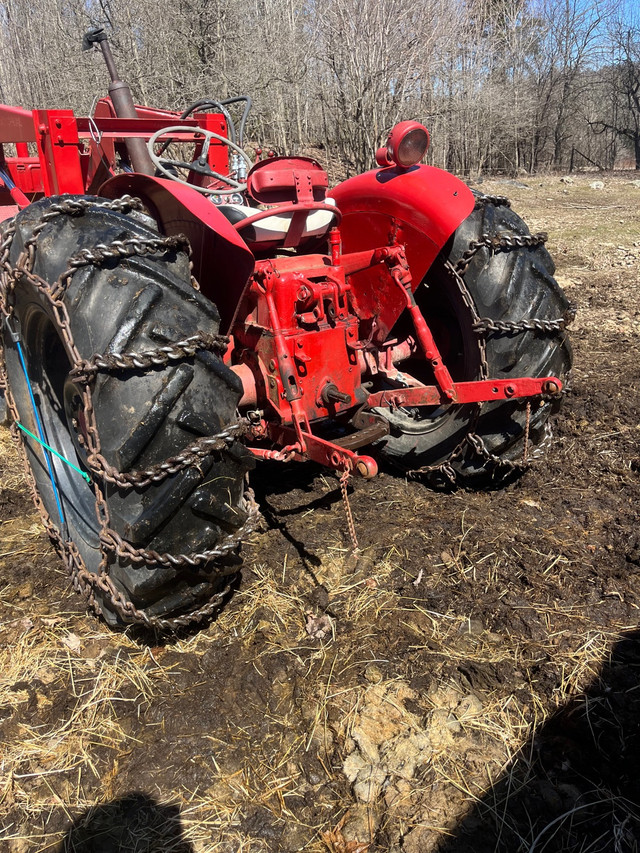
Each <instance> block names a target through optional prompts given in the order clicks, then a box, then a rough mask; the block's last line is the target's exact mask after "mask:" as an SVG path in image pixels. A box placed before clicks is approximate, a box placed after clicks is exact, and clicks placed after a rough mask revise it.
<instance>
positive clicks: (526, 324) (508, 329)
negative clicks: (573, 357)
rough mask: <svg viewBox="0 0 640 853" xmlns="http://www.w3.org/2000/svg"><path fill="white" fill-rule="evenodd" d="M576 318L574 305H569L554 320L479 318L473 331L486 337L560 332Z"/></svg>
mask: <svg viewBox="0 0 640 853" xmlns="http://www.w3.org/2000/svg"><path fill="white" fill-rule="evenodd" d="M575 316H576V308H575V306H574V305H569V307H568V308H567V310H566V311H565V312H564V314H563V316H562V317H558V318H557V319H555V320H539V319H537V318H533V319H532V320H519V321H518V322H511V321H509V320H492V319H491V318H490V317H480V318H479V319H478V320H476V321H475V322H474V324H473V331H474V332H476V334H478V335H487V334H489V333H490V332H495V333H498V334H501V333H502V334H519V333H520V332H545V333H553V332H562V331H564V330H565V329H567V328H568V327H569V326H570V325H571V323H572V322H573V321H574V319H575Z"/></svg>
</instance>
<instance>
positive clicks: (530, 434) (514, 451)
mask: <svg viewBox="0 0 640 853" xmlns="http://www.w3.org/2000/svg"><path fill="white" fill-rule="evenodd" d="M543 243H544V237H540V236H538V235H534V236H532V235H531V234H530V232H529V229H528V228H527V226H526V225H525V224H524V222H523V221H522V220H521V219H520V217H518V216H517V215H516V214H515V213H513V211H511V210H510V208H509V204H508V202H507V200H506V199H502V198H489V197H486V196H482V195H478V197H477V200H476V206H475V209H474V210H473V211H472V213H471V214H470V215H469V216H468V218H467V219H466V220H465V221H464V222H463V223H462V224H461V225H460V226H459V228H458V229H457V231H456V232H455V233H454V235H453V236H452V237H451V238H450V240H449V242H448V244H447V246H445V248H444V249H443V251H442V252H441V253H440V255H439V256H438V258H437V259H436V261H435V262H434V264H433V265H432V267H431V268H430V269H429V271H428V273H427V275H426V277H425V279H424V281H423V282H421V284H420V285H419V287H418V289H417V291H416V294H415V295H416V301H417V303H418V305H419V307H420V309H421V311H422V313H423V314H424V316H425V318H426V320H427V323H428V324H429V326H430V327H431V329H432V331H433V333H434V338H435V340H436V343H437V344H438V347H439V349H440V352H441V354H442V356H443V360H444V362H445V364H447V366H448V367H449V370H450V372H451V374H452V376H453V379H454V380H455V381H464V380H475V379H482V378H491V379H502V378H504V379H508V378H510V377H513V378H516V377H518V376H523V377H524V376H531V377H541V376H557V377H558V378H559V379H560V380H562V381H563V382H565V381H566V379H567V377H568V374H569V371H570V368H571V360H572V353H571V345H570V342H569V338H568V334H567V332H566V326H567V325H568V324H569V322H570V321H571V319H572V317H573V313H574V310H573V308H572V307H571V306H570V304H569V302H568V300H567V298H566V296H565V295H564V293H563V292H562V290H561V289H560V287H559V285H558V283H557V282H556V280H555V279H554V278H553V273H554V271H555V267H554V264H553V261H552V260H551V257H550V255H549V253H548V252H547V250H546V249H545V248H544V245H543ZM401 322H402V321H401ZM403 331H404V332H406V331H407V330H402V329H401V330H399V332H398V335H397V336H398V337H401V335H402V334H403ZM405 368H406V370H407V372H408V373H410V374H412V375H415V376H416V377H417V378H419V379H420V380H421V381H424V382H426V383H428V384H431V383H433V381H434V379H433V374H432V373H430V368H429V367H428V365H427V364H426V363H425V362H424V361H422V360H421V359H418V358H414V359H412V360H411V362H408V363H406V364H405V365H403V366H401V369H405ZM559 404H560V401H559V400H558V399H557V398H553V399H539V398H535V399H533V400H531V401H530V403H529V406H528V405H527V401H526V400H522V399H520V400H517V399H516V400H507V401H502V402H493V403H485V404H483V405H476V404H474V405H464V406H448V407H439V408H434V407H413V408H403V409H398V410H396V411H394V412H389V411H388V410H387V411H386V412H384V414H385V416H386V417H387V419H388V420H389V425H390V433H389V435H388V436H387V437H386V438H385V439H383V440H382V441H381V445H380V451H381V454H382V455H383V456H384V457H385V458H386V459H387V460H388V461H389V462H390V463H392V464H393V465H394V466H396V467H399V468H401V469H403V470H404V471H405V472H409V473H411V474H413V475H415V476H422V477H424V478H426V479H427V480H428V481H430V482H432V483H433V484H434V485H456V484H462V485H465V484H466V485H479V486H481V485H488V484H492V483H496V484H497V483H499V482H501V481H503V480H505V479H506V478H507V477H509V476H511V475H512V474H513V473H514V471H518V470H520V469H522V468H523V467H526V466H527V465H528V464H529V462H530V461H532V460H533V459H535V458H536V457H537V456H540V455H541V454H542V452H543V451H544V449H545V448H546V445H547V444H548V443H549V439H550V435H551V430H550V426H549V423H548V420H549V417H550V415H551V414H552V413H553V412H555V411H556V410H557V409H558V407H559ZM380 413H381V414H383V411H382V410H380Z"/></svg>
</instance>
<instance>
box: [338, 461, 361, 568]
mask: <svg viewBox="0 0 640 853" xmlns="http://www.w3.org/2000/svg"><path fill="white" fill-rule="evenodd" d="M350 478H351V471H350V470H349V468H345V469H344V471H343V472H342V474H341V475H340V491H341V493H342V503H343V505H344V514H345V516H346V518H347V529H348V530H349V536H350V537H351V545H352V546H353V550H354V552H355V551H359V550H360V546H359V545H358V536H357V534H356V525H355V522H354V520H353V512H352V511H351V504H350V503H349V491H348V489H349V479H350Z"/></svg>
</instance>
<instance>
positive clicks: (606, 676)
mask: <svg viewBox="0 0 640 853" xmlns="http://www.w3.org/2000/svg"><path fill="white" fill-rule="evenodd" d="M639 768H640V631H635V632H633V633H631V634H628V635H626V636H625V637H624V638H623V639H622V640H620V641H619V642H618V643H617V644H616V645H615V647H614V649H613V651H612V654H611V658H610V660H609V661H608V662H607V663H606V664H605V665H604V666H603V669H602V672H601V673H600V676H599V677H598V678H597V679H596V681H595V682H594V683H593V685H592V686H591V687H590V688H589V689H588V690H587V691H586V692H585V693H584V694H583V695H582V696H580V697H577V698H576V699H575V700H574V701H572V702H571V703H570V704H569V705H567V706H566V707H565V708H562V709H561V710H560V711H558V712H557V713H556V714H555V715H554V716H553V717H551V718H550V719H549V720H548V721H547V722H546V723H545V724H544V725H543V726H541V727H540V728H539V729H538V730H537V731H536V732H535V734H534V736H533V737H532V739H531V740H530V741H529V742H528V743H527V744H526V746H525V747H523V748H522V749H521V750H520V752H519V753H518V754H517V756H516V757H515V759H514V760H513V761H512V762H511V763H510V765H509V767H508V769H507V772H506V773H505V775H504V776H503V777H502V778H501V779H500V781H499V782H498V783H497V784H496V785H495V786H494V787H493V788H492V789H491V790H490V792H489V793H488V794H487V795H485V797H484V798H483V799H482V800H480V801H479V802H478V803H477V804H476V805H475V806H474V808H473V809H472V811H471V812H470V813H469V814H468V815H467V816H466V818H465V819H464V820H463V821H462V822H461V823H460V824H459V825H458V826H457V827H456V828H455V830H454V833H453V837H451V838H450V839H448V840H447V841H445V842H442V843H441V844H440V845H439V846H438V848H437V853H463V851H464V853H501V851H508V853H522V851H526V853H542V851H544V853H556V852H557V853H560V851H562V853H578V851H580V853H586V851H589V853H600V851H607V852H608V851H612V853H614V851H615V853H626V852H627V851H637V850H639V849H640V770H639Z"/></svg>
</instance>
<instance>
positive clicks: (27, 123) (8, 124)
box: [0, 106, 36, 144]
mask: <svg viewBox="0 0 640 853" xmlns="http://www.w3.org/2000/svg"><path fill="white" fill-rule="evenodd" d="M33 122H34V117H33V112H32V111H31V110H23V109H22V108H21V107H6V106H0V144H2V143H3V142H35V141H36V131H35V127H34V123H33Z"/></svg>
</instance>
